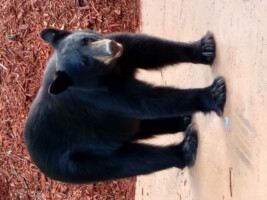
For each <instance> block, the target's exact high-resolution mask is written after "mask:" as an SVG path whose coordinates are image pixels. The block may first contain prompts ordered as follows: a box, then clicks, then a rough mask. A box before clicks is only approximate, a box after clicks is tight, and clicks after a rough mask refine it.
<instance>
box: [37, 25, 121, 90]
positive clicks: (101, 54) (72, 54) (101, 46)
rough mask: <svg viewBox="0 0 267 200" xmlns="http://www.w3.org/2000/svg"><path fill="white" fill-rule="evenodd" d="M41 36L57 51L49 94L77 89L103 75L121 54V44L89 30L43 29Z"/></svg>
mask: <svg viewBox="0 0 267 200" xmlns="http://www.w3.org/2000/svg"><path fill="white" fill-rule="evenodd" d="M40 36H41V38H42V39H43V40H45V41H47V42H49V43H50V44H51V45H52V46H53V48H54V49H55V50H56V51H55V53H56V74H55V78H54V81H53V83H52V84H51V86H50V88H49V93H50V94H59V93H61V92H63V91H65V90H66V89H67V88H68V87H69V86H71V85H76V86H79V85H81V84H83V82H86V81H87V80H88V79H92V78H93V77H96V76H98V75H101V74H105V73H106V72H108V71H109V70H110V69H111V68H112V66H113V65H114V63H115V60H116V59H117V58H119V57H120V56H121V55H122V52H123V47H122V45H121V44H119V43H117V42H115V41H112V40H109V39H105V38H104V37H103V35H101V34H98V33H96V32H94V31H90V30H81V31H73V32H71V31H66V30H58V29H54V28H46V29H44V30H42V31H41V34H40Z"/></svg>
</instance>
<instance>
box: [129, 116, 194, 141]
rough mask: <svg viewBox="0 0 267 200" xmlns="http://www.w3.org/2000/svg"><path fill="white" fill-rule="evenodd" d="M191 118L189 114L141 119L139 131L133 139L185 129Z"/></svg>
mask: <svg viewBox="0 0 267 200" xmlns="http://www.w3.org/2000/svg"><path fill="white" fill-rule="evenodd" d="M191 119H192V116H191V115H186V116H182V117H174V118H165V119H155V120H141V122H140V131H139V132H138V133H137V134H136V135H135V136H134V138H133V139H145V138H150V137H153V136H154V135H159V134H168V133H177V132H181V131H185V130H186V128H187V127H188V125H189V124H190V123H191Z"/></svg>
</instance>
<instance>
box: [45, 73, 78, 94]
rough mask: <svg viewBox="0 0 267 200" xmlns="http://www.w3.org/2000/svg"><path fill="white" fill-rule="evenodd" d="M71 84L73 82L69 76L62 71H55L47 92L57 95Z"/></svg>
mask: <svg viewBox="0 0 267 200" xmlns="http://www.w3.org/2000/svg"><path fill="white" fill-rule="evenodd" d="M71 85H73V82H72V81H71V79H70V77H69V76H68V75H67V74H66V73H65V72H63V71H57V72H56V74H55V79H54V81H53V82H52V84H51V85H50V87H49V89H48V92H49V94H54V95H57V94H60V93H62V92H64V91H65V90H66V89H67V88H68V87H69V86H71Z"/></svg>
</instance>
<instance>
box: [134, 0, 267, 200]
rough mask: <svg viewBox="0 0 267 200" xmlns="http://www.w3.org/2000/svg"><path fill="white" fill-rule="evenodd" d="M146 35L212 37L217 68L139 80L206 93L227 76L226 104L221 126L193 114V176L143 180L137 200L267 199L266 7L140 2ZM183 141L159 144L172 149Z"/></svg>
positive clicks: (177, 69)
mask: <svg viewBox="0 0 267 200" xmlns="http://www.w3.org/2000/svg"><path fill="white" fill-rule="evenodd" d="M141 13H142V29H141V31H142V32H144V33H148V34H152V35H156V36H161V37H165V38H169V39H173V40H180V41H194V40H197V39H199V38H200V37H201V36H202V35H204V34H205V33H206V32H207V31H208V30H210V31H211V32H212V33H214V35H215V39H216V44H217V47H216V49H217V57H216V60H215V62H214V64H213V65H212V66H204V65H193V64H180V65H179V66H172V67H169V68H167V69H164V70H161V71H160V72H154V73H151V72H149V73H148V72H144V71H142V73H140V78H141V79H146V80H149V81H150V82H153V83H155V84H158V85H159V84H161V85H171V86H177V87H181V88H189V87H204V86H207V85H209V84H211V82H212V80H213V79H214V77H216V76H218V75H222V76H224V77H225V78H226V83H227V103H226V107H225V113H224V116H223V117H222V118H219V117H217V116H216V115H215V114H213V113H212V114H208V115H206V116H205V115H203V114H196V115H195V119H194V121H195V122H196V124H197V125H198V130H199V141H200V144H199V149H198V155H197V160H196V165H195V166H194V167H192V168H190V169H184V170H178V169H169V170H164V171H161V172H158V173H154V174H152V175H149V176H140V177H138V179H137V185H136V198H135V199H136V200H162V199H168V200H230V199H234V200H251V199H257V200H266V199H267V173H266V168H267V154H266V151H267V145H266V141H267V134H266V129H267V122H266V118H265V114H266V112H267V104H266V97H267V21H266V19H267V1H264V0H254V1H249V0H228V1H225V0H219V1H215V0H203V1H198V2H196V1H194V0H186V1H184V0H163V1H146V0H142V1H141ZM179 140H181V134H180V135H179V134H177V135H176V136H173V137H172V138H165V137H163V138H159V139H158V141H157V142H158V143H161V144H167V143H171V142H175V141H179Z"/></svg>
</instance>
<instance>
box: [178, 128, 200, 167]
mask: <svg viewBox="0 0 267 200" xmlns="http://www.w3.org/2000/svg"><path fill="white" fill-rule="evenodd" d="M194 126H195V125H194V124H190V125H189V126H188V127H187V129H186V131H185V137H184V140H183V142H182V150H183V156H184V160H185V163H186V165H187V166H189V167H190V166H193V165H194V164H195V160H196V154H197V146H198V137H197V131H196V129H195V127H194Z"/></svg>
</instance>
